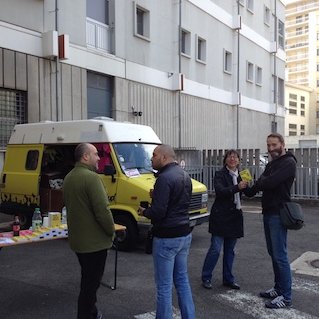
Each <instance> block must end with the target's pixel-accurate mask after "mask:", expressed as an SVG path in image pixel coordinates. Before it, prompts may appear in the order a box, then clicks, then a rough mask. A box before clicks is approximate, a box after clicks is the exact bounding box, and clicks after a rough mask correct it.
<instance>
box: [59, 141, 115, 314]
mask: <svg viewBox="0 0 319 319" xmlns="http://www.w3.org/2000/svg"><path fill="white" fill-rule="evenodd" d="M74 157H75V161H76V164H75V167H74V168H73V169H72V171H71V172H70V173H69V174H68V175H67V176H66V177H65V179H64V182H63V197H64V203H65V206H66V209H67V220H68V232H69V243H70V246H71V249H72V250H73V251H74V252H75V253H76V255H77V257H78V260H79V263H80V266H81V290H80V294H79V298H78V314H77V318H78V319H95V318H97V319H101V318H103V316H102V314H101V313H100V312H99V311H98V310H97V307H96V292H97V290H98V288H99V286H100V281H101V279H102V276H103V273H104V266H105V261H106V257H107V250H108V249H109V248H111V246H112V242H113V237H114V222H113V217H112V213H111V211H110V209H109V208H108V206H109V202H108V197H107V194H106V191H105V188H104V186H103V183H102V180H101V178H100V177H99V175H98V174H97V173H96V170H97V168H98V162H99V160H100V158H99V155H98V152H97V149H96V148H95V146H94V145H92V144H89V143H82V144H79V145H78V146H77V147H76V148H75V152H74Z"/></svg>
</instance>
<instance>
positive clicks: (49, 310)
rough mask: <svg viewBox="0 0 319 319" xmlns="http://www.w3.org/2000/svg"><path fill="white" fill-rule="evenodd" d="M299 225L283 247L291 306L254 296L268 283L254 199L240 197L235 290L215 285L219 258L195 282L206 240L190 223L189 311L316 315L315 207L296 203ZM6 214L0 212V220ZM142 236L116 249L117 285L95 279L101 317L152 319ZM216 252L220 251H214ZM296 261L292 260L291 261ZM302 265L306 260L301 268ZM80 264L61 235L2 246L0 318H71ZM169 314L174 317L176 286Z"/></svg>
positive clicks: (221, 317) (200, 317)
mask: <svg viewBox="0 0 319 319" xmlns="http://www.w3.org/2000/svg"><path fill="white" fill-rule="evenodd" d="M303 209H304V213H305V219H306V226H305V227H304V228H303V229H301V230H298V231H289V235H288V251H289V258H290V261H291V265H292V268H293V305H292V308H291V309H282V310H270V309H266V308H265V307H264V300H262V298H259V297H258V293H259V291H261V290H265V289H269V288H271V287H272V286H273V273H272V265H271V261H270V258H269V256H268V254H267V251H266V245H265V239H264V233H263V226H262V215H261V213H260V211H261V209H260V204H259V203H258V202H247V203H245V204H244V212H245V213H244V221H245V237H244V238H242V239H240V240H239V241H238V244H237V246H236V258H235V263H234V275H235V277H236V282H238V283H239V284H240V286H241V290H239V291H233V290H230V289H227V288H225V287H223V286H222V258H220V260H219V262H218V264H217V266H216V269H215V271H214V274H213V289H212V290H206V289H204V288H203V287H202V286H201V280H200V274H201V267H202V264H203V260H204V258H205V254H206V251H207V249H208V246H209V243H210V235H209V234H208V232H207V224H204V225H201V226H197V227H195V229H194V231H193V241H192V246H191V250H190V256H189V276H190V281H191V286H192V292H193V297H194V302H195V307H196V318H197V319H211V318H216V319H226V318H227V319H231V318H239V319H248V318H262V319H266V318H267V319H277V318H283V319H319V302H318V301H319V270H318V267H319V265H318V264H319V237H318V229H319V212H318V205H317V204H316V205H315V206H311V205H310V206H309V205H306V204H304V205H303ZM0 215H1V214H0ZM3 219H5V220H6V221H7V222H8V217H4V216H1V217H0V223H1V222H2V221H3ZM143 248H144V247H143V244H141V245H140V246H139V247H138V248H137V249H136V250H135V251H133V252H129V253H128V252H119V254H118V278H117V289H116V290H111V289H109V288H107V287H105V286H101V287H100V289H99V291H98V307H99V309H100V310H101V311H102V312H103V314H104V316H105V318H110V319H125V318H133V319H134V318H135V319H155V314H154V311H155V308H156V307H155V286H154V280H153V264H152V256H150V255H147V254H145V253H144V250H143ZM114 256H115V251H113V250H112V251H110V252H109V255H108V258H107V265H106V268H105V274H104V278H103V282H104V283H109V284H113V279H114V277H113V275H114ZM221 257H222V256H221ZM296 264H297V266H296ZM309 267H310V268H309ZM79 279H80V268H79V265H78V262H77V259H76V256H75V255H74V253H73V252H72V251H71V250H70V248H69V245H68V241H67V240H65V239H61V240H55V241H49V242H39V243H34V244H29V245H20V246H15V247H7V248H3V249H2V250H1V251H0V287H1V288H0V318H1V319H31V318H32V319H40V318H41V319H51V318H52V319H53V318H54V319H56V318H61V319H71V318H76V303H77V295H78V291H79ZM173 304H174V312H175V315H174V319H179V318H181V317H180V314H179V311H178V303H177V297H176V293H175V292H174V295H173Z"/></svg>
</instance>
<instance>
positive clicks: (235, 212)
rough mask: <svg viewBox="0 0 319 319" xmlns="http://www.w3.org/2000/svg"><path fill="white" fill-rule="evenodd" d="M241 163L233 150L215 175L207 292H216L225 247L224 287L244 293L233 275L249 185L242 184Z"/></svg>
mask: <svg viewBox="0 0 319 319" xmlns="http://www.w3.org/2000/svg"><path fill="white" fill-rule="evenodd" d="M239 162H240V156H239V154H238V152H237V151H236V150H229V151H227V152H226V154H225V156H224V160H223V164H224V167H223V168H222V169H221V170H220V171H218V172H216V174H215V178H214V187H215V193H216V198H215V202H214V204H213V206H212V209H211V214H210V218H209V232H210V233H211V234H212V237H211V245H210V247H209V249H208V252H207V255H206V258H205V261H204V265H203V269H202V284H203V286H204V287H205V288H206V289H212V283H211V279H212V273H213V270H214V268H215V266H216V264H217V261H218V258H219V254H220V250H221V247H222V245H224V256H223V285H224V286H226V287H229V288H232V289H240V287H239V285H238V284H236V283H235V279H234V276H233V274H232V267H233V262H234V257H235V253H234V248H235V245H236V242H237V238H240V237H243V236H244V231H243V214H242V210H241V204H240V193H241V192H242V191H244V189H245V188H246V187H247V182H245V181H242V180H241V178H240V176H239V173H238V166H239Z"/></svg>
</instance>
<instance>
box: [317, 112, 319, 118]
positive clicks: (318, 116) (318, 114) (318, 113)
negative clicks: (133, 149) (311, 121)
mask: <svg viewBox="0 0 319 319" xmlns="http://www.w3.org/2000/svg"><path fill="white" fill-rule="evenodd" d="M317 119H319V111H317Z"/></svg>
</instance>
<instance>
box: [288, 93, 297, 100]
mask: <svg viewBox="0 0 319 319" xmlns="http://www.w3.org/2000/svg"><path fill="white" fill-rule="evenodd" d="M289 99H291V100H297V94H292V93H289Z"/></svg>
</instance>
